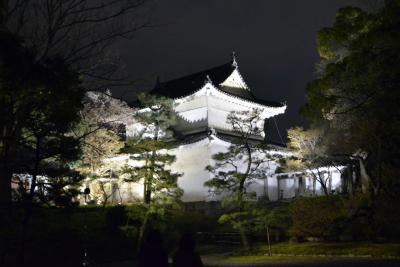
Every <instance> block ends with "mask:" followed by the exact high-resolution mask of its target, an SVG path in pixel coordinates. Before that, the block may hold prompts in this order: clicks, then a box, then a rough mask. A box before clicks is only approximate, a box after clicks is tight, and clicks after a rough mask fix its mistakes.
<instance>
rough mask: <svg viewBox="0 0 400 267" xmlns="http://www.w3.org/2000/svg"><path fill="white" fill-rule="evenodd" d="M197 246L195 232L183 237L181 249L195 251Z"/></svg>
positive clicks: (180, 243) (180, 244)
mask: <svg viewBox="0 0 400 267" xmlns="http://www.w3.org/2000/svg"><path fill="white" fill-rule="evenodd" d="M195 247H196V239H195V237H194V235H193V234H191V233H186V234H184V235H183V236H182V237H181V240H180V242H179V249H180V250H184V251H193V250H194V248H195Z"/></svg>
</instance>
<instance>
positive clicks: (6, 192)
mask: <svg viewBox="0 0 400 267" xmlns="http://www.w3.org/2000/svg"><path fill="white" fill-rule="evenodd" d="M11 179H12V173H11V172H10V171H8V170H6V168H2V170H1V171H0V205H1V206H3V205H8V204H9V203H10V202H11Z"/></svg>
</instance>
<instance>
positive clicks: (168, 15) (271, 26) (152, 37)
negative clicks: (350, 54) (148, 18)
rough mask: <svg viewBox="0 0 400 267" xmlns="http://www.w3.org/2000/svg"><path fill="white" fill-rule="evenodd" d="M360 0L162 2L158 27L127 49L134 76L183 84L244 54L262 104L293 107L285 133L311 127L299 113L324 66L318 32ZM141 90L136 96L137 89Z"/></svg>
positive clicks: (245, 70)
mask: <svg viewBox="0 0 400 267" xmlns="http://www.w3.org/2000/svg"><path fill="white" fill-rule="evenodd" d="M360 2H361V1H360V0H353V1H350V0H302V1H299V0H159V1H157V2H156V3H155V4H154V8H153V11H152V16H153V18H152V23H153V24H156V25H158V26H157V27H152V28H149V29H146V30H143V31H141V32H138V33H136V35H135V36H134V38H133V39H132V40H126V41H124V42H122V43H121V44H120V52H119V53H120V56H121V58H122V59H123V61H124V62H125V64H126V71H127V73H128V74H129V75H130V76H132V77H133V78H135V79H138V78H140V79H144V80H145V82H144V83H143V84H142V85H140V86H137V88H136V89H135V90H138V91H140V90H148V89H149V88H151V87H152V86H153V85H154V83H155V80H156V77H157V75H159V76H160V78H161V81H166V80H169V79H174V78H178V77H180V76H184V75H187V74H190V73H193V72H197V71H200V70H203V69H207V68H210V67H213V66H216V65H220V64H223V63H225V62H227V61H229V60H230V55H231V52H232V51H235V52H236V54H237V59H238V62H239V69H240V71H241V73H242V75H243V76H244V78H245V80H246V82H247V84H248V85H249V86H250V88H251V90H252V91H253V92H254V94H255V95H256V96H257V97H259V98H264V99H267V100H275V101H279V102H282V101H286V103H287V106H288V109H287V111H286V113H285V114H284V115H280V116H278V117H277V122H278V124H279V128H280V129H281V131H282V135H283V136H285V135H286V132H285V130H286V129H288V128H290V127H292V126H295V125H304V121H303V120H302V118H301V117H300V116H299V115H298V110H299V107H300V106H301V105H302V104H303V103H304V101H305V98H304V88H305V85H306V84H307V82H308V81H311V80H312V79H313V78H314V65H315V63H316V62H317V60H318V55H317V52H316V41H315V40H316V38H315V36H316V33H317V31H318V30H319V29H321V28H322V27H325V26H329V25H331V24H332V22H333V20H334V17H335V12H336V10H337V9H338V8H340V7H344V6H348V5H360ZM132 90H133V89H132ZM132 92H133V91H132Z"/></svg>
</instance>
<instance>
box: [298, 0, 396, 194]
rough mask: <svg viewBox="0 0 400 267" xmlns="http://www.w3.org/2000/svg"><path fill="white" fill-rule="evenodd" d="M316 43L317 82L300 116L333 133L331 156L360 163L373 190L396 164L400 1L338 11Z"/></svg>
mask: <svg viewBox="0 0 400 267" xmlns="http://www.w3.org/2000/svg"><path fill="white" fill-rule="evenodd" d="M317 44H318V51H319V54H320V58H321V60H320V62H319V64H318V66H317V67H318V72H317V74H318V78H317V79H315V80H314V81H312V82H311V83H309V84H308V86H307V88H306V97H307V103H306V104H305V105H304V106H303V108H302V109H301V113H302V115H304V116H305V117H306V118H308V119H309V120H310V121H311V122H312V123H314V124H319V125H321V124H325V125H327V127H328V128H329V129H330V131H331V132H334V133H335V134H336V137H335V138H334V140H333V142H332V143H331V145H330V146H329V151H330V153H331V154H333V155H334V154H347V155H349V156H353V157H358V158H361V159H362V161H363V164H365V166H366V170H367V171H368V173H369V177H370V178H371V185H372V187H373V188H374V191H375V192H377V191H379V190H380V188H381V185H382V177H383V172H386V173H387V174H388V173H390V172H393V171H394V170H396V169H397V173H398V166H400V162H399V160H400V158H399V153H398V151H399V141H400V140H399V136H400V135H399V133H400V124H399V115H400V114H399V109H398V107H397V106H398V103H399V102H400V93H399V92H400V91H399V86H400V79H399V77H400V54H399V52H398V51H400V2H399V1H396V0H388V1H385V2H384V5H383V6H382V7H381V8H380V9H379V10H376V11H375V12H367V11H364V10H362V9H360V8H357V7H345V8H342V9H339V10H338V12H337V14H336V19H335V22H334V24H333V25H332V26H331V27H328V28H324V29H322V30H321V31H319V33H318V36H317ZM360 155H363V156H360Z"/></svg>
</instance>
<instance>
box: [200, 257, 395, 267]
mask: <svg viewBox="0 0 400 267" xmlns="http://www.w3.org/2000/svg"><path fill="white" fill-rule="evenodd" d="M202 258H203V262H204V265H205V266H209V267H229V266H241V267H242V266H243V267H245V266H246V267H252V266H254V267H256V266H257V267H263V266H265V267H273V266H278V267H285V266H288V267H307V266H312V267H317V266H322V267H334V266H340V267H375V266H382V267H385V266H388V267H398V266H400V260H398V259H365V258H346V259H340V258H329V259H326V258H325V259H324V258H322V259H319V258H318V257H316V258H315V259H313V258H311V259H310V258H302V257H293V258H291V259H289V260H286V259H283V260H276V259H274V260H273V261H270V262H266V261H264V262H260V261H258V262H242V263H229V262H224V261H223V259H222V258H220V257H217V256H204V257H202Z"/></svg>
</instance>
